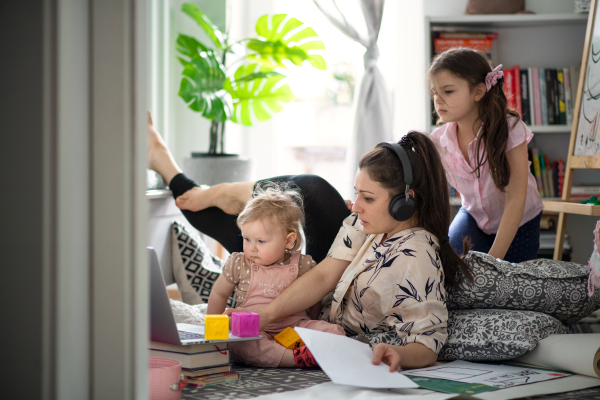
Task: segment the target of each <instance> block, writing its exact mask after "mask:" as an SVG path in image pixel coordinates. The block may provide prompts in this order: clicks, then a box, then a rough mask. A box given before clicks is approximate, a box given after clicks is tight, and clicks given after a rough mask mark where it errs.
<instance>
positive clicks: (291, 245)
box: [207, 187, 344, 367]
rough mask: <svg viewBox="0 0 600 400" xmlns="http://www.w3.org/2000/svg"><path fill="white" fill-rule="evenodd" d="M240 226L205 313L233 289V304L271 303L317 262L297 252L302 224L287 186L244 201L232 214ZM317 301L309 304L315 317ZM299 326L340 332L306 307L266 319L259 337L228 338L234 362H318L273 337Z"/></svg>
mask: <svg viewBox="0 0 600 400" xmlns="http://www.w3.org/2000/svg"><path fill="white" fill-rule="evenodd" d="M237 224H238V226H239V228H240V230H241V231H242V238H243V243H244V244H243V248H244V252H243V253H232V254H231V256H230V257H229V258H228V259H227V262H226V263H225V266H224V267H223V272H222V273H221V276H219V279H218V280H217V282H216V283H215V286H214V287H213V289H212V291H211V293H210V297H209V299H208V310H207V313H208V314H220V313H223V311H225V305H226V304H227V299H228V297H229V296H230V295H231V292H232V291H234V290H235V295H236V301H237V305H238V307H241V308H244V310H245V311H257V310H259V309H261V308H263V307H264V306H266V305H267V304H269V303H271V301H273V299H275V298H276V297H277V296H278V295H279V294H280V293H281V292H282V291H283V290H284V289H285V288H287V287H288V286H289V285H290V284H291V283H292V282H293V281H295V280H296V279H297V278H298V277H300V276H302V275H303V274H305V273H306V272H308V271H309V270H310V269H311V268H312V267H314V266H315V265H316V263H315V262H314V261H313V260H312V258H311V257H310V256H308V255H303V254H300V250H299V249H300V248H301V246H302V237H301V235H300V229H301V227H302V225H303V224H304V212H303V208H302V198H301V196H300V195H299V194H298V193H297V192H295V191H292V190H285V189H284V188H278V187H269V188H267V189H262V190H260V191H259V193H258V194H256V195H255V196H254V197H253V198H252V199H251V200H249V201H248V203H247V204H246V206H245V208H244V210H243V211H242V212H241V213H240V214H239V216H238V218H237ZM319 311H320V304H318V305H315V306H313V307H312V308H311V310H310V314H311V315H312V316H313V318H316V316H318V313H319ZM288 326H289V327H295V326H301V327H304V328H309V329H315V330H319V331H323V332H330V333H335V334H339V335H344V330H343V328H341V327H340V326H338V325H335V324H330V323H328V322H325V321H318V320H312V319H311V318H310V317H309V313H307V311H306V310H303V311H302V312H299V313H297V314H294V315H291V316H289V317H285V318H282V319H279V320H277V321H276V322H273V323H271V324H269V325H268V326H267V327H266V328H265V330H264V331H263V332H261V335H262V336H263V339H262V340H257V341H246V342H230V343H229V348H230V350H231V354H232V356H233V359H234V361H238V362H242V363H245V364H246V365H252V366H259V367H277V366H279V367H294V366H297V367H305V366H314V365H317V364H316V362H315V361H314V358H313V356H312V354H311V353H310V351H308V349H307V348H306V346H303V347H301V348H300V349H297V350H293V351H292V350H288V349H286V348H284V347H283V346H281V345H279V344H278V343H277V342H275V341H274V339H273V337H274V336H275V335H276V334H277V333H279V332H281V331H282V330H283V329H285V328H286V327H288Z"/></svg>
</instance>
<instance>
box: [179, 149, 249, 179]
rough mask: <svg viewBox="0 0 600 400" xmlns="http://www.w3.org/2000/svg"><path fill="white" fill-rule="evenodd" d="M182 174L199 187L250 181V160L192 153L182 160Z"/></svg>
mask: <svg viewBox="0 0 600 400" xmlns="http://www.w3.org/2000/svg"><path fill="white" fill-rule="evenodd" d="M183 172H184V173H185V174H186V175H187V176H188V177H189V178H191V179H193V180H195V181H196V182H197V183H198V184H200V185H209V186H212V185H216V184H218V183H223V182H249V181H251V180H252V160H250V159H247V158H242V157H240V156H239V155H237V154H214V155H213V154H207V153H192V157H191V158H186V159H184V160H183Z"/></svg>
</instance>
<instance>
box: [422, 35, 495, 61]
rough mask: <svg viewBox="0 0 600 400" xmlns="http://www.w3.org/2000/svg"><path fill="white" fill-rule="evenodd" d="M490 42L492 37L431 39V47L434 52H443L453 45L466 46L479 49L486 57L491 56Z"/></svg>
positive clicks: (453, 46)
mask: <svg viewBox="0 0 600 400" xmlns="http://www.w3.org/2000/svg"><path fill="white" fill-rule="evenodd" d="M492 44H493V40H492V39H442V38H436V39H433V49H434V52H435V54H438V53H443V52H444V51H446V50H449V49H452V48H455V47H468V48H470V49H474V50H481V51H482V52H484V53H485V54H486V55H487V56H488V57H491V54H492Z"/></svg>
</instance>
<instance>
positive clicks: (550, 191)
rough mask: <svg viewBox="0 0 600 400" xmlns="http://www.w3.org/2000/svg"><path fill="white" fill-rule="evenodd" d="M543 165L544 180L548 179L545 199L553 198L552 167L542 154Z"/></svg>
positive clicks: (546, 157)
mask: <svg viewBox="0 0 600 400" xmlns="http://www.w3.org/2000/svg"><path fill="white" fill-rule="evenodd" d="M544 165H546V175H547V176H546V178H547V179H548V191H547V192H546V197H553V196H554V180H553V179H552V165H551V164H550V161H549V160H548V155H546V154H544Z"/></svg>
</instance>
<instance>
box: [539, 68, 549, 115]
mask: <svg viewBox="0 0 600 400" xmlns="http://www.w3.org/2000/svg"><path fill="white" fill-rule="evenodd" d="M539 74H540V79H539V80H540V108H541V109H542V125H548V100H547V99H548V97H547V94H546V71H545V70H544V68H540V69H539Z"/></svg>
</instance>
